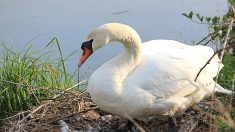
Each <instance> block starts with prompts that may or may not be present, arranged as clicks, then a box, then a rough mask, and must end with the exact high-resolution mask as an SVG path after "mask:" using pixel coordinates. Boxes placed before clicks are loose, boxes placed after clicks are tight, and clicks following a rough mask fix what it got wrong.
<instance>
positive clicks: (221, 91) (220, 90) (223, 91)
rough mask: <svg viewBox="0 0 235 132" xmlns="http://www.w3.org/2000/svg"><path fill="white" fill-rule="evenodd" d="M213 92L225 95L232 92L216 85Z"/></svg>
mask: <svg viewBox="0 0 235 132" xmlns="http://www.w3.org/2000/svg"><path fill="white" fill-rule="evenodd" d="M215 91H216V92H220V93H225V94H232V93H233V91H231V90H228V89H225V88H223V87H222V86H220V85H219V84H218V83H216V84H215Z"/></svg>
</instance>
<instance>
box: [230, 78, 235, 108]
mask: <svg viewBox="0 0 235 132" xmlns="http://www.w3.org/2000/svg"><path fill="white" fill-rule="evenodd" d="M234 87H235V74H233V83H232V91H234V90H235V88H234ZM232 103H233V94H231V97H230V103H229V110H232Z"/></svg>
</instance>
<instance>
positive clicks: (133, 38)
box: [79, 23, 141, 67]
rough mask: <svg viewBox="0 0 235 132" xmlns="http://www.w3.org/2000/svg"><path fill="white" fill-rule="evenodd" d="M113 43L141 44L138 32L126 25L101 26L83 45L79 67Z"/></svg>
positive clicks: (108, 24) (109, 24)
mask: <svg viewBox="0 0 235 132" xmlns="http://www.w3.org/2000/svg"><path fill="white" fill-rule="evenodd" d="M111 41H119V42H121V43H128V44H129V43H141V40H140V38H139V35H138V34H137V32H136V31H135V30H134V29H132V28H131V27H129V26H127V25H125V24H121V23H107V24H104V25H101V26H99V27H97V28H96V29H95V30H94V31H92V32H91V33H90V34H89V35H88V37H87V39H86V41H85V42H83V43H82V46H81V49H82V50H83V54H82V56H81V57H80V62H79V67H80V66H81V65H82V64H83V63H84V62H85V61H86V60H87V58H88V57H89V56H90V55H91V54H92V53H93V52H95V51H96V50H98V49H100V48H101V47H104V46H105V45H106V44H108V43H109V42H111Z"/></svg>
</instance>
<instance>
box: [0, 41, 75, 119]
mask: <svg viewBox="0 0 235 132" xmlns="http://www.w3.org/2000/svg"><path fill="white" fill-rule="evenodd" d="M53 44H56V46H57V48H58V50H59V60H58V61H57V62H55V61H51V59H50V55H51V53H52V52H50V51H48V50H49V47H50V46H52V45H53ZM2 51H3V52H2V59H1V61H0V113H1V114H0V119H2V118H5V117H8V116H10V115H12V114H15V113H17V112H19V111H24V110H28V109H29V108H30V107H32V106H35V105H38V104H40V103H41V101H43V100H47V99H51V98H53V97H55V96H56V94H58V93H59V92H61V91H63V90H65V89H66V88H68V87H70V86H71V85H74V83H75V82H74V80H73V75H69V74H68V73H67V71H66V67H65V63H64V61H65V59H63V55H62V51H61V48H60V45H59V42H58V40H57V39H56V38H53V39H52V41H51V42H50V43H49V44H48V45H47V46H46V48H45V49H44V50H43V51H32V47H31V46H28V48H27V49H26V50H24V51H13V50H11V49H10V48H8V47H6V46H5V45H4V44H3V45H2Z"/></svg>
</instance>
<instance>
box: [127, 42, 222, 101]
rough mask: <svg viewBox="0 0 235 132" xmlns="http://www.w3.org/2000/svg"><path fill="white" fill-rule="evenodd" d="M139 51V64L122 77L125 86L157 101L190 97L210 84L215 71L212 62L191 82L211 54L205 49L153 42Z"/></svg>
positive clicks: (214, 65) (215, 66) (215, 67)
mask: <svg viewBox="0 0 235 132" xmlns="http://www.w3.org/2000/svg"><path fill="white" fill-rule="evenodd" d="M143 51H144V53H143V61H142V63H141V64H140V65H139V66H138V67H137V68H136V69H135V70H134V71H133V72H132V73H130V74H129V76H128V77H127V78H126V81H125V82H126V87H127V88H128V86H130V88H131V86H134V85H135V86H137V87H139V88H140V89H143V90H144V91H146V92H149V93H150V94H152V95H154V96H155V97H156V98H159V99H161V98H168V97H174V96H176V97H184V96H187V95H190V94H192V93H194V92H195V91H197V90H199V88H202V86H204V85H206V84H209V83H212V82H213V76H215V75H216V73H217V70H218V63H217V62H215V60H216V59H214V60H213V61H212V62H211V63H210V64H209V65H208V66H207V67H206V68H205V69H204V70H203V72H202V74H201V76H200V78H199V79H198V82H197V83H195V82H194V79H195V77H196V75H197V73H198V72H199V70H200V68H201V67H202V66H203V65H204V64H205V63H206V62H207V60H208V59H209V58H210V57H211V56H212V55H213V50H212V49H211V48H209V47H205V46H189V45H185V44H182V43H179V42H177V41H171V40H154V41H149V42H146V43H144V44H143ZM200 80H203V81H204V82H200Z"/></svg>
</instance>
